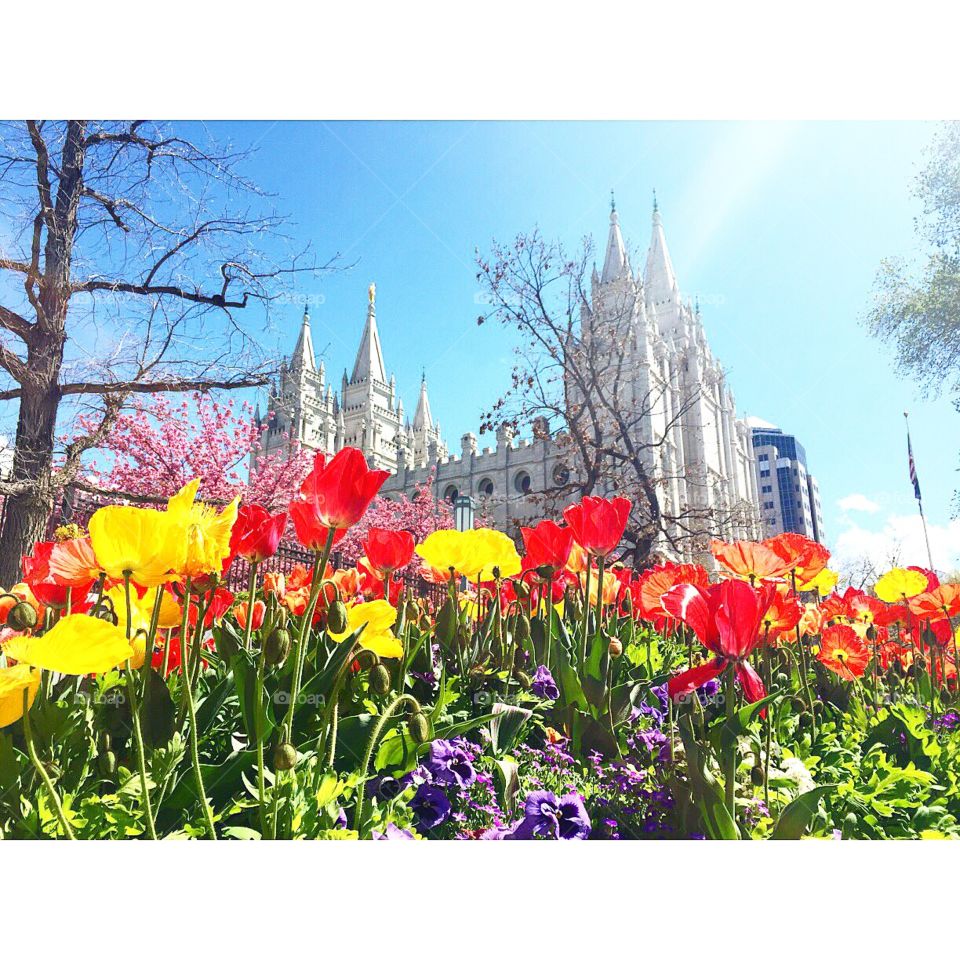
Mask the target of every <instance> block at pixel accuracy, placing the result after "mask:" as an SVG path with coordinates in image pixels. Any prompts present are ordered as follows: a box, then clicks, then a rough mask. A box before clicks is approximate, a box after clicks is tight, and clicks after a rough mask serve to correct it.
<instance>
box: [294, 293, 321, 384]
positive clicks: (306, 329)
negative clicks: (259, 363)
mask: <svg viewBox="0 0 960 960" xmlns="http://www.w3.org/2000/svg"><path fill="white" fill-rule="evenodd" d="M290 366H291V368H292V369H294V370H298V371H303V370H307V371H309V372H311V373H312V372H313V371H314V370H316V369H317V361H316V358H315V357H314V355H313V338H312V337H311V336H310V313H309V311H308V310H307V308H306V307H304V308H303V322H302V323H301V324H300V336H299V337H297V345H296V346H295V347H294V348H293V357H292V358H291V360H290Z"/></svg>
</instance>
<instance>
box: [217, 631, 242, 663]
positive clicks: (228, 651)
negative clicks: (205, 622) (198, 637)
mask: <svg viewBox="0 0 960 960" xmlns="http://www.w3.org/2000/svg"><path fill="white" fill-rule="evenodd" d="M239 651H240V644H239V643H238V642H237V639H236V637H234V636H233V634H231V633H228V632H227V631H226V630H221V631H220V634H219V636H218V637H217V653H219V654H220V656H221V657H223V659H224V660H229V659H230V658H231V657H235V656H236V655H237V653H239Z"/></svg>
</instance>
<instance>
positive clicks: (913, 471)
mask: <svg viewBox="0 0 960 960" xmlns="http://www.w3.org/2000/svg"><path fill="white" fill-rule="evenodd" d="M907 456H908V457H909V458H910V482H911V483H912V484H913V495H914V496H915V497H916V498H917V499H918V500H919V499H920V481H919V480H918V479H917V465H916V463H914V461H913V444H912V443H911V442H910V434H909V433H908V434H907Z"/></svg>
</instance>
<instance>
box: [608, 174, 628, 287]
mask: <svg viewBox="0 0 960 960" xmlns="http://www.w3.org/2000/svg"><path fill="white" fill-rule="evenodd" d="M624 274H626V275H629V274H630V261H629V259H628V258H627V248H626V246H625V245H624V242H623V235H622V234H621V233H620V217H619V216H618V215H617V204H616V201H615V200H614V197H613V191H612V190H611V191H610V233H609V235H608V236H607V255H606V257H605V258H604V260H603V273H602V275H601V280H602V281H603V282H604V283H609V282H610V281H611V280H618V279H619V278H620V277H622V276H624Z"/></svg>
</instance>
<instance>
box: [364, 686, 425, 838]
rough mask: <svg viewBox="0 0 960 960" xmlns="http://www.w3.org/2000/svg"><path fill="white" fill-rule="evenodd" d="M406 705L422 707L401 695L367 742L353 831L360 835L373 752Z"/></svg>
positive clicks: (410, 697)
mask: <svg viewBox="0 0 960 960" xmlns="http://www.w3.org/2000/svg"><path fill="white" fill-rule="evenodd" d="M405 703H409V704H410V705H411V706H413V707H416V708H418V709H419V707H420V703H419V701H418V700H417V698H416V697H413V696H411V695H410V694H409V693H402V694H400V696H399V697H397V699H396V700H394V701H393V703H391V704H390V705H389V706H388V707H387V708H386V709H385V710H384V711H383V713H382V714H381V715H380V719H379V720H378V721H377V723H376V725H375V726H374V728H373V730H372V732H371V733H370V739H369V740H368V741H367V749H366V750H365V751H364V754H363V761H362V763H361V766H360V782H359V783H358V784H357V805H356V807H355V808H354V812H353V829H354V830H356V831H357V832H358V833H359V832H360V827H361V825H362V823H363V800H364V795H365V792H366V779H367V770H368V769H369V768H370V758H371V757H372V756H373V751H374V749H376V746H377V741H378V740H379V739H380V735H381V734H382V733H383V728H384V727H385V726H386V725H387V721H388V720H389V719H390V718H391V717H392V716H393V715H394V714H395V713H396V712H397V709H398V708H399V707H400V706H402V705H403V704H405Z"/></svg>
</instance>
